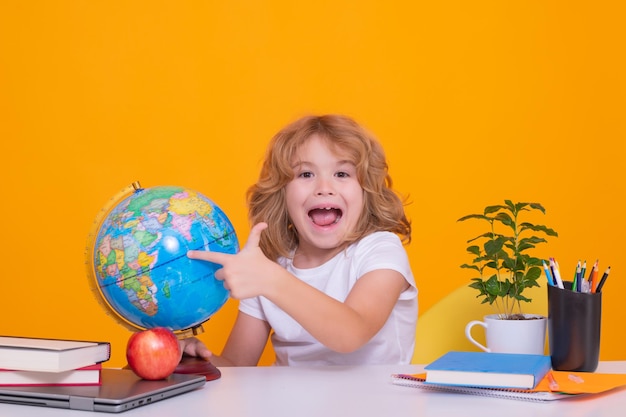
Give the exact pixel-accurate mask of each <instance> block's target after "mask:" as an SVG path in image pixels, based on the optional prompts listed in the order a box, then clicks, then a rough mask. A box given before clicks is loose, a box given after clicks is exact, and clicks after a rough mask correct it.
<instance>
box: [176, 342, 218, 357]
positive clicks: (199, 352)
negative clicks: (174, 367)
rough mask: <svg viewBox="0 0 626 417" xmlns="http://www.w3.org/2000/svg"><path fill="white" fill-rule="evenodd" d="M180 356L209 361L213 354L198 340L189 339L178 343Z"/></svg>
mask: <svg viewBox="0 0 626 417" xmlns="http://www.w3.org/2000/svg"><path fill="white" fill-rule="evenodd" d="M178 345H179V346H180V351H181V354H184V355H188V356H194V357H197V358H202V359H205V360H209V359H210V358H211V356H213V354H212V353H211V351H210V350H209V349H207V347H206V346H205V345H204V343H202V342H201V341H200V340H199V339H197V338H195V337H189V338H187V339H182V340H179V341H178Z"/></svg>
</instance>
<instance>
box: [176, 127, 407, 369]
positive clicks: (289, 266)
mask: <svg viewBox="0 0 626 417" xmlns="http://www.w3.org/2000/svg"><path fill="white" fill-rule="evenodd" d="M247 197H248V206H249V218H250V222H251V224H253V225H254V226H253V227H252V229H251V231H250V235H249V237H248V241H247V243H246V244H245V246H244V247H243V248H242V249H241V251H240V252H239V253H237V254H236V255H232V254H224V253H217V252H206V251H190V252H189V254H188V256H189V257H190V258H192V259H200V260H204V261H210V262H215V263H217V264H220V265H222V268H221V269H219V270H218V271H217V272H216V274H215V276H216V277H217V278H218V279H220V280H223V281H224V285H225V287H226V288H227V289H228V290H230V295H231V296H232V297H233V298H235V299H239V300H241V301H240V304H239V313H238V316H237V319H236V322H235V324H234V326H233V329H232V331H231V333H230V336H229V338H228V341H227V342H226V346H225V347H224V350H223V351H222V354H221V355H220V356H219V357H218V356H216V355H213V354H211V353H210V352H209V351H208V350H207V349H206V347H205V346H204V345H203V344H202V343H201V342H200V341H199V340H198V339H189V340H186V341H183V349H184V351H185V353H187V354H189V355H192V356H201V357H205V358H207V359H209V358H210V360H211V362H212V363H213V364H214V365H217V366H225V365H238V366H252V365H256V364H257V363H258V360H259V358H260V356H261V354H262V352H263V349H264V347H265V344H266V342H267V338H268V337H269V336H270V333H271V331H273V333H272V343H273V348H274V351H275V353H276V365H358V364H384V363H388V364H403V363H409V362H410V360H411V357H412V355H413V347H414V340H415V325H416V321H417V288H416V285H415V280H414V278H413V275H412V272H411V268H410V265H409V260H408V257H407V254H406V251H405V249H404V247H403V246H402V243H403V242H405V243H409V242H410V239H411V224H410V222H409V221H408V220H407V218H406V215H405V213H404V207H403V202H402V201H401V199H400V198H399V196H398V195H397V194H396V193H395V192H394V191H393V190H392V180H391V177H390V176H389V174H388V167H387V162H386V160H385V155H384V152H383V149H382V147H381V145H380V144H379V143H378V142H377V141H376V140H375V138H374V137H372V136H371V135H370V134H369V133H368V132H367V131H365V130H364V129H363V128H362V127H360V126H359V125H358V124H357V123H355V122H354V121H353V120H352V119H350V118H348V117H345V116H339V115H325V116H319V117H317V116H309V117H304V118H302V119H300V120H297V121H295V122H294V123H292V124H290V125H288V126H287V127H285V128H284V129H283V130H282V131H280V132H279V133H278V134H277V135H276V136H274V138H273V139H272V141H271V143H270V145H269V148H268V150H267V154H266V158H265V161H264V163H263V167H262V169H261V173H260V176H259V179H258V181H257V183H256V184H254V185H253V186H252V187H250V189H249V190H248V194H247Z"/></svg>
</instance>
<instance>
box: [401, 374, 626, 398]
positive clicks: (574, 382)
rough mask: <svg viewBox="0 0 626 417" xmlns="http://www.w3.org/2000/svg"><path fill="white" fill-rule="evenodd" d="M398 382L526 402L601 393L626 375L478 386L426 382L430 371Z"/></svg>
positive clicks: (622, 384) (572, 376)
mask: <svg viewBox="0 0 626 417" xmlns="http://www.w3.org/2000/svg"><path fill="white" fill-rule="evenodd" d="M391 380H392V382H393V383H394V384H396V385H403V386H408V387H414V388H421V389H426V390H430V391H441V392H454V393H462V394H471V395H482V396H488V397H500V398H509V399H516V400H525V401H539V402H541V401H552V400H562V399H566V398H577V397H580V396H583V395H592V394H599V393H602V392H607V391H611V390H614V389H618V388H623V387H625V386H626V374H602V373H591V372H569V371H550V372H548V373H547V374H546V376H545V377H544V378H543V379H542V380H541V381H540V382H539V384H537V386H536V387H535V388H533V389H528V390H526V389H508V388H477V387H470V386H458V385H435V384H426V383H424V381H425V380H426V373H421V374H393V375H392V376H391Z"/></svg>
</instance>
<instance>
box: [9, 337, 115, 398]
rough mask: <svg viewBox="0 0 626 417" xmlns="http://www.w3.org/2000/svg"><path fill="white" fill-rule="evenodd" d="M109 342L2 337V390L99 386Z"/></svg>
mask: <svg viewBox="0 0 626 417" xmlns="http://www.w3.org/2000/svg"><path fill="white" fill-rule="evenodd" d="M110 357H111V345H110V343H109V342H88V341H78V340H61V339H44V338H29V337H12V336H0V386H42V385H99V384H100V380H101V379H100V376H101V370H102V363H104V362H106V361H107V360H109V359H110Z"/></svg>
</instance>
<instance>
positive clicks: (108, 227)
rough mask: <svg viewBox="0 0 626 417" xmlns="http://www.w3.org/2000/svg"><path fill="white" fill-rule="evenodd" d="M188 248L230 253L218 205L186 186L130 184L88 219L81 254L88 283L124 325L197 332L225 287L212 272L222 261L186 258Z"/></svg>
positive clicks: (230, 232)
mask: <svg viewBox="0 0 626 417" xmlns="http://www.w3.org/2000/svg"><path fill="white" fill-rule="evenodd" d="M192 249H193V250H210V251H218V252H224V253H231V254H234V253H237V251H238V250H239V243H238V240H237V236H236V234H235V231H234V229H233V226H232V224H231V222H230V220H229V219H228V217H227V216H226V215H225V214H224V212H223V211H222V210H221V209H220V208H219V207H218V206H217V205H216V204H215V203H213V201H211V200H210V199H209V198H207V197H205V196H203V195H202V194H200V193H199V192H197V191H194V190H191V189H188V188H183V187H178V186H156V187H150V188H142V187H141V185H140V184H139V183H138V182H137V183H134V184H132V186H129V187H128V189H127V190H125V191H123V192H122V193H121V194H120V195H119V196H117V197H116V198H115V199H114V200H113V201H111V202H110V204H109V205H108V206H107V207H105V208H104V209H103V210H102V211H101V215H100V216H99V218H97V219H96V222H95V223H94V230H93V231H92V233H91V234H90V238H89V242H88V247H87V254H86V256H87V260H86V263H87V266H88V271H89V274H88V275H89V279H90V281H91V287H92V289H93V290H94V292H95V295H96V297H97V298H98V301H100V302H101V304H102V305H103V306H104V307H105V308H106V310H107V311H108V312H109V313H111V315H113V316H114V318H115V319H117V320H118V321H119V322H121V323H122V324H123V325H126V326H127V327H129V328H130V329H131V330H143V329H149V328H154V327H167V328H169V329H171V330H173V331H174V332H177V333H178V334H179V335H184V334H186V333H187V334H188V333H189V332H191V333H192V334H198V333H199V332H201V330H202V323H203V322H205V321H206V320H208V319H209V318H210V317H211V316H212V315H213V314H215V313H216V312H217V311H218V310H219V309H220V308H221V307H222V306H223V305H224V303H225V302H226V300H227V299H228V295H229V294H228V291H227V290H226V289H225V288H224V285H223V283H222V281H220V280H217V279H216V278H215V275H214V274H215V271H216V270H217V269H219V268H220V267H221V266H220V265H217V264H214V263H211V262H205V261H199V260H192V259H189V258H188V257H187V251H188V250H192Z"/></svg>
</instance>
